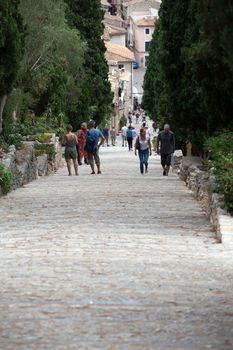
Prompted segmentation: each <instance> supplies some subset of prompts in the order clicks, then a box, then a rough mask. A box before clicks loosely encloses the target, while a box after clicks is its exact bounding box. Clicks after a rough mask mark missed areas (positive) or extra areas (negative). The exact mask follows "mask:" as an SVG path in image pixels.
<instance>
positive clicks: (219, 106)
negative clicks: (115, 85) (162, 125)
mask: <svg viewBox="0 0 233 350" xmlns="http://www.w3.org/2000/svg"><path fill="white" fill-rule="evenodd" d="M232 21H233V5H232V4H231V3H230V2H229V1H227V0H224V1H223V2H221V3H220V2H219V1H218V0H213V1H208V2H206V1H205V0H187V1H185V2H184V1H182V0H176V1H173V0H163V2H162V5H161V10H160V19H159V25H158V29H157V30H156V32H155V35H154V37H153V40H152V44H151V51H150V58H149V65H148V71H147V73H146V76H145V81H144V89H145V92H144V98H143V102H144V103H145V107H146V108H147V109H148V110H149V112H150V113H156V115H157V116H158V115H160V114H162V115H163V117H164V118H163V121H168V122H170V123H171V124H172V128H173V130H174V131H175V132H176V134H177V136H178V138H179V139H180V141H183V142H185V141H191V142H192V144H193V150H194V152H195V153H196V154H197V153H198V154H200V153H202V149H203V145H204V142H205V140H206V138H207V137H209V136H213V135H214V134H215V133H216V132H217V131H219V130H221V129H222V128H226V127H227V128H229V129H233V120H232V110H233V98H232V91H233V49H232V45H231V43H232V39H233V32H232V30H231V27H232V25H231V24H232ZM150 91H151V100H150Z"/></svg>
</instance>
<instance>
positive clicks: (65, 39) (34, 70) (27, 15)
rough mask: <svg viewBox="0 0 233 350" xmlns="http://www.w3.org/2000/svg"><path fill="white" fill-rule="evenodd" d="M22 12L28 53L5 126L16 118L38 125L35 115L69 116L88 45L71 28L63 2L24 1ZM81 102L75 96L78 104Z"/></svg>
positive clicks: (18, 120) (26, 52)
mask: <svg viewBox="0 0 233 350" xmlns="http://www.w3.org/2000/svg"><path fill="white" fill-rule="evenodd" d="M19 11H20V13H21V16H22V18H23V25H24V27H25V31H26V35H25V50H24V56H23V59H22V60H21V67H20V72H19V77H18V80H17V85H15V89H14V90H13V91H12V93H11V94H10V96H9V97H8V100H7V104H6V113H5V114H4V119H5V123H4V127H7V126H8V124H12V123H13V122H15V121H13V120H12V115H14V116H15V118H16V119H17V122H23V123H24V122H26V123H29V124H30V123H32V124H33V122H34V121H33V120H31V119H32V118H33V114H34V115H37V116H38V117H41V116H42V117H43V115H44V114H47V112H48V111H49V110H50V111H51V114H52V119H54V118H58V116H59V115H60V114H61V113H62V114H63V115H67V114H68V113H69V95H70V94H71V92H72V88H73V85H74V84H75V83H74V84H73V85H72V82H75V79H76V76H78V75H80V74H81V72H82V70H83V60H84V50H85V44H84V43H83V41H82V40H81V38H80V36H79V32H78V31H77V29H75V28H70V26H69V25H68V23H67V19H66V5H65V4H64V2H63V1H62V0H58V1H54V0H41V1H37V2H35V1H33V0H21V1H20V5H19ZM19 58H20V57H19ZM9 62H11V60H9ZM77 100H79V95H78V94H75V95H74V102H75V103H76V104H77ZM30 111H31V112H32V113H31V114H30V113H29V112H30ZM54 116H55V117H54ZM48 124H49V123H48ZM53 124H54V120H52V126H53ZM49 126H50V125H49ZM59 127H60V126H59Z"/></svg>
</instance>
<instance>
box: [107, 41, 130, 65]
mask: <svg viewBox="0 0 233 350" xmlns="http://www.w3.org/2000/svg"><path fill="white" fill-rule="evenodd" d="M105 46H106V52H105V58H106V60H107V61H117V62H133V61H134V60H135V57H134V53H133V52H132V51H130V50H129V49H128V48H127V47H125V46H122V45H118V44H115V43H112V42H110V41H108V42H105Z"/></svg>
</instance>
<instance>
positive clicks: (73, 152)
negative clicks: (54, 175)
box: [63, 124, 78, 176]
mask: <svg viewBox="0 0 233 350" xmlns="http://www.w3.org/2000/svg"><path fill="white" fill-rule="evenodd" d="M72 130H73V127H72V125H70V124H68V125H67V127H66V131H67V134H66V136H65V137H64V140H63V144H64V145H65V160H66V165H67V170H68V175H69V176H71V175H72V173H71V159H72V161H73V165H74V171H75V175H76V176H77V175H78V162H77V149H76V145H77V144H78V139H77V136H76V135H75V134H73V133H72Z"/></svg>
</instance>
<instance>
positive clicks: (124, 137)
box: [121, 125, 128, 147]
mask: <svg viewBox="0 0 233 350" xmlns="http://www.w3.org/2000/svg"><path fill="white" fill-rule="evenodd" d="M127 130H128V128H127V126H126V125H124V126H123V127H122V128H121V138H122V147H125V146H127V144H126V142H127Z"/></svg>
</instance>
